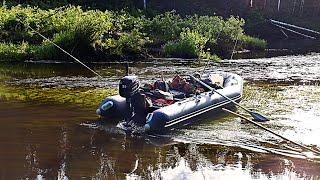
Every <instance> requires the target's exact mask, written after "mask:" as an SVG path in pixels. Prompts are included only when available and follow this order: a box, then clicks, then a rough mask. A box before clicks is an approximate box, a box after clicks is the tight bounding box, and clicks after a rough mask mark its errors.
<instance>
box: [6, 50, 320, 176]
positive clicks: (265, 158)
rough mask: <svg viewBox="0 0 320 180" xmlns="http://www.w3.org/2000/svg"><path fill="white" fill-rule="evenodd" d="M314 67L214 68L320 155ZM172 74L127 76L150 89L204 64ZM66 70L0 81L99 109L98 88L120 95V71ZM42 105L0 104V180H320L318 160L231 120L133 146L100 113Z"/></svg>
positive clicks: (257, 64)
mask: <svg viewBox="0 0 320 180" xmlns="http://www.w3.org/2000/svg"><path fill="white" fill-rule="evenodd" d="M318 59H319V55H317V54H315V55H309V56H293V57H279V58H273V59H261V60H243V61H239V62H238V61H236V60H235V61H223V62H222V63H221V64H220V65H219V64H216V63H212V64H210V66H209V67H210V68H213V69H216V70H225V71H234V72H237V73H239V74H240V75H242V76H243V77H245V79H246V84H245V90H244V92H245V94H244V97H243V100H242V101H241V104H242V105H243V106H246V107H253V108H256V109H258V110H259V111H260V112H263V114H265V115H267V116H268V117H270V118H271V119H272V121H270V122H268V123H265V124H264V125H265V126H266V127H268V128H270V129H271V130H273V131H275V132H277V133H279V134H281V135H283V136H286V137H288V138H289V139H292V140H294V141H296V142H300V143H303V144H306V145H308V146H309V147H311V146H316V147H318V148H319V147H320V142H319V141H318V140H317V138H318V137H320V123H319V122H320V113H319V112H320V103H319V97H320V88H319V85H318V84H319V73H320V72H319V69H320V68H319V67H320V61H319V60H318ZM289 60H292V61H289ZM169 65H170V67H168V66H169ZM169 65H168V63H162V62H161V61H159V62H151V63H137V64H135V66H134V67H133V68H131V71H132V72H133V73H135V74H137V75H139V76H140V77H141V79H142V80H143V81H148V80H150V79H152V78H154V77H152V76H153V75H154V72H160V71H161V72H162V74H163V76H170V75H172V74H175V73H176V71H179V72H180V73H190V72H193V71H203V70H204V69H205V68H204V66H203V64H201V63H200V64H197V63H195V64H188V65H183V66H181V63H180V64H179V63H171V64H170V63H169ZM63 66H64V65H61V64H54V65H52V64H33V65H30V64H29V65H25V64H23V65H17V66H15V65H12V64H3V63H2V64H0V72H1V76H0V79H1V82H2V83H3V82H4V83H5V84H6V85H8V86H10V85H11V84H12V83H13V84H15V85H19V86H22V85H23V86H22V87H24V86H25V87H28V86H32V88H33V91H38V93H37V94H46V93H47V94H48V96H50V93H48V92H47V90H48V87H50V88H51V87H53V89H58V88H57V87H62V88H63V90H64V91H63V94H67V93H68V91H70V92H72V93H73V94H72V95H70V96H72V97H70V98H72V99H77V98H80V99H84V98H87V99H86V100H87V101H91V100H92V101H93V100H94V98H91V97H90V95H89V94H92V93H93V92H94V91H95V90H96V89H97V87H100V85H99V84H101V83H102V84H103V86H109V85H114V86H115V85H116V83H117V79H118V78H119V77H120V76H121V75H122V74H123V70H124V68H122V66H121V65H118V64H116V65H100V64H96V65H92V66H95V69H96V70H98V71H99V72H100V73H102V74H103V75H104V76H105V77H110V78H105V79H102V80H98V79H96V78H95V77H92V76H91V75H89V74H88V72H86V71H85V70H80V71H79V70H78V69H81V68H80V67H79V66H74V65H73V64H69V65H68V67H70V71H71V72H66V69H65V68H63ZM29 67H32V68H29ZM207 69H209V68H208V67H207ZM68 70H69V69H68ZM160 74H161V73H159V76H160ZM279 82H280V83H281V84H279ZM33 86H35V87H33ZM12 87H16V86H12ZM37 87H38V88H37ZM43 87H46V88H43ZM22 89H27V88H22ZM58 90H59V89H58ZM84 90H85V91H86V93H87V95H85V96H82V95H81V96H80V92H79V91H84ZM17 91H18V90H17ZM78 92H79V93H78ZM7 93H10V92H7ZM15 93H22V94H25V92H22V91H21V92H15ZM91 96H92V95H91ZM57 97H58V96H56V95H55V96H52V97H51V98H48V99H55V98H57ZM31 100H32V101H31ZM34 102H38V103H37V104H34ZM40 102H41V103H39V101H37V99H32V98H31V97H30V98H29V99H28V98H26V99H24V102H21V101H20V102H17V101H4V99H3V98H2V97H0V114H1V115H0V123H1V126H0V143H1V144H0V146H1V147H0V179H36V178H38V179H42V178H45V179H80V178H84V179H125V178H126V179H139V178H141V179H258V178H259V179H300V178H307V179H319V178H320V165H319V161H320V159H319V158H318V157H316V159H314V160H308V158H309V156H306V155H305V154H303V153H301V151H302V149H300V148H299V147H296V146H294V145H292V144H290V143H288V142H285V141H283V140H281V139H279V138H277V137H275V136H273V135H271V134H269V133H267V132H264V131H262V130H260V129H258V128H256V127H254V126H252V125H251V124H243V123H241V121H240V119H238V118H237V117H234V116H232V115H228V114H221V115H214V114H207V115H204V116H200V117H198V118H199V119H201V120H202V121H201V123H198V124H196V125H193V126H189V127H184V128H181V129H177V130H175V131H173V132H171V133H168V134H165V135H161V136H160V135H149V136H130V135H126V134H125V133H124V132H122V131H121V130H119V129H118V128H116V124H115V123H106V122H99V121H96V120H97V117H96V115H95V111H94V108H90V106H86V105H85V104H86V103H84V105H83V107H81V106H80V107H79V106H73V105H70V103H69V104H65V103H66V102H65V101H50V102H49V101H48V102H47V103H46V102H45V101H40ZM55 102H56V104H55ZM77 104H78V105H79V103H77ZM80 104H81V103H80ZM88 107H89V108H88ZM239 112H241V113H244V112H242V111H240V110H239ZM244 114H245V113H244Z"/></svg>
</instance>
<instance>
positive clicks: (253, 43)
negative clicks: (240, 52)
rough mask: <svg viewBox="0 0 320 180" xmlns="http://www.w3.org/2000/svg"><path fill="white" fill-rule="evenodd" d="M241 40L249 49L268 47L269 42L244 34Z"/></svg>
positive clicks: (244, 46) (243, 45)
mask: <svg viewBox="0 0 320 180" xmlns="http://www.w3.org/2000/svg"><path fill="white" fill-rule="evenodd" d="M239 41H240V43H241V44H242V47H243V48H245V49H248V50H264V49H266V48H267V42H266V41H265V40H262V39H258V38H254V37H251V36H247V35H243V36H241V37H240V40H239Z"/></svg>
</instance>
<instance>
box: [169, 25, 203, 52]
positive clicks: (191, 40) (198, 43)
mask: <svg viewBox="0 0 320 180" xmlns="http://www.w3.org/2000/svg"><path fill="white" fill-rule="evenodd" d="M207 41H208V40H207V39H206V38H205V37H203V36H201V34H199V33H198V32H196V31H190V30H189V29H187V30H185V31H183V32H181V33H180V40H179V41H177V42H169V43H167V44H166V45H165V46H164V51H165V54H166V55H167V56H170V57H181V58H199V57H200V55H201V53H202V52H203V48H204V45H205V44H206V42H207Z"/></svg>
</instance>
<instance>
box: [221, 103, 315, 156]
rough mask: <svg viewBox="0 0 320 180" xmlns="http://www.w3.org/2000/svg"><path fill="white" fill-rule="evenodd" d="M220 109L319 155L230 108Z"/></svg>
mask: <svg viewBox="0 0 320 180" xmlns="http://www.w3.org/2000/svg"><path fill="white" fill-rule="evenodd" d="M222 110H223V111H226V112H228V113H231V114H233V115H235V116H238V117H240V118H241V119H244V120H246V121H248V122H250V123H252V124H254V125H255V126H257V127H259V128H261V129H263V130H265V131H268V132H270V133H271V134H273V135H275V136H278V137H280V138H282V139H284V140H286V141H289V142H291V143H292V144H295V145H297V146H300V147H302V148H304V149H306V150H309V151H312V152H314V153H316V154H318V155H320V151H316V150H313V149H311V148H309V147H307V146H304V145H302V144H299V143H296V142H294V141H291V140H290V139H288V138H286V137H283V136H281V135H279V134H277V133H275V132H273V131H271V130H270V129H268V128H266V127H264V126H262V125H260V124H258V123H256V122H254V121H252V120H250V119H249V118H247V117H244V116H242V115H241V114H238V113H235V112H233V111H230V110H228V109H225V108H222Z"/></svg>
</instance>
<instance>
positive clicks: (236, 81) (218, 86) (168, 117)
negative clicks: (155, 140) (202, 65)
mask: <svg viewBox="0 0 320 180" xmlns="http://www.w3.org/2000/svg"><path fill="white" fill-rule="evenodd" d="M213 89H214V90H215V91H217V92H218V93H217V92H214V91H213ZM242 91H243V79H242V78H241V77H240V76H239V75H237V74H234V73H229V72H210V73H206V74H203V75H200V74H195V75H194V76H193V75H185V76H181V75H176V76H175V77H173V78H172V79H170V80H164V79H162V80H157V81H156V82H154V83H151V84H148V83H147V84H145V85H143V86H142V85H141V84H140V82H139V79H138V77H137V76H124V77H123V78H122V79H121V80H120V82H119V95H115V96H111V97H107V98H106V99H104V100H103V101H102V103H101V104H100V106H99V107H98V109H97V114H98V115H100V116H101V117H102V118H104V119H105V120H107V121H108V120H111V119H114V118H117V119H122V121H120V124H121V126H120V127H122V128H123V129H124V130H127V129H130V127H131V126H132V125H135V126H139V127H142V128H143V129H144V131H146V132H159V131H164V130H170V129H174V128H177V127H181V126H184V125H187V124H190V123H193V122H195V121H194V119H195V117H196V116H199V115H201V114H204V113H208V112H216V113H218V112H219V111H214V110H221V108H222V107H232V106H234V103H233V102H231V101H230V99H231V100H233V101H236V102H239V101H240V99H241V97H242ZM223 96H227V97H228V98H229V99H227V98H226V97H223Z"/></svg>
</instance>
